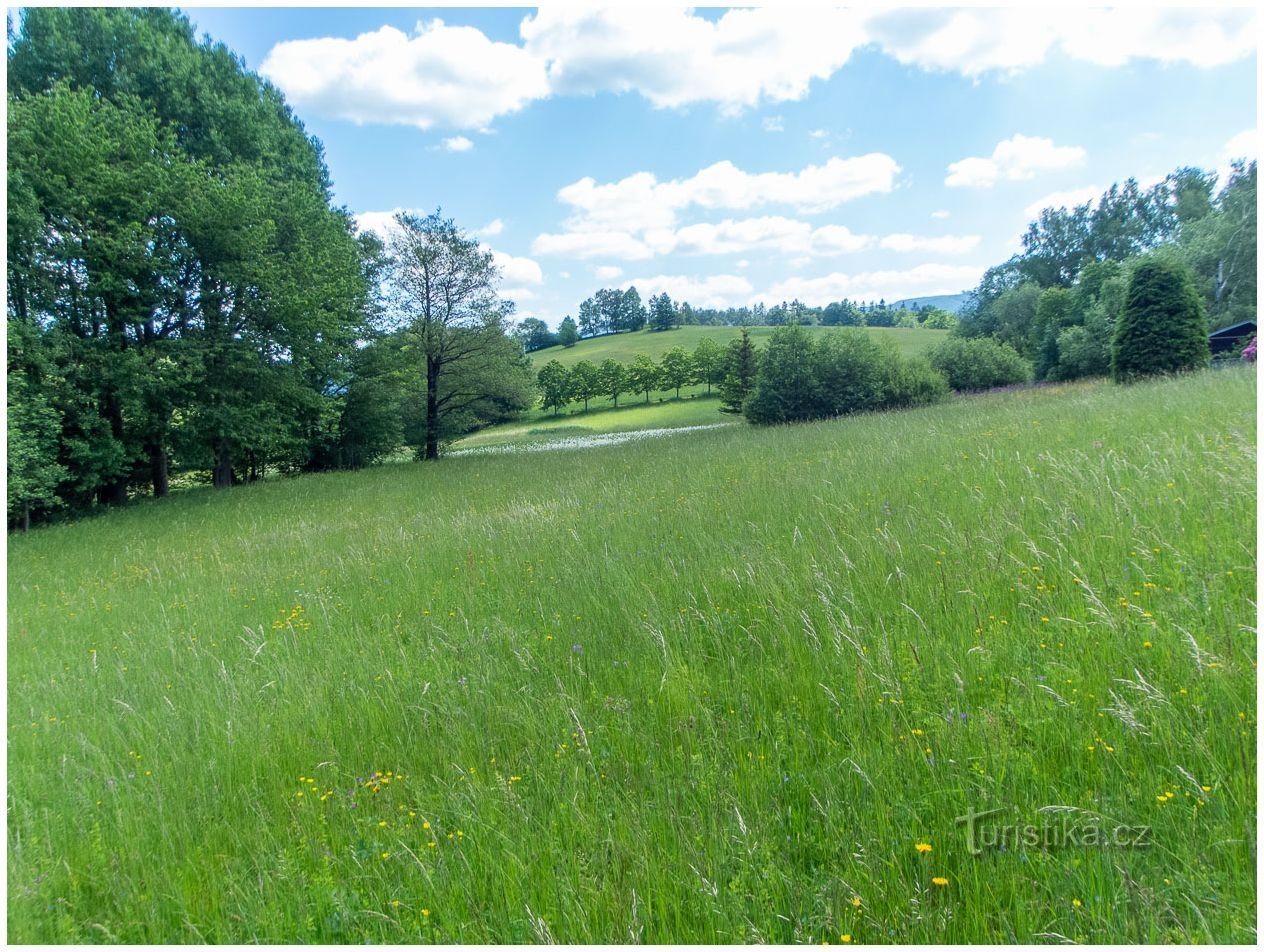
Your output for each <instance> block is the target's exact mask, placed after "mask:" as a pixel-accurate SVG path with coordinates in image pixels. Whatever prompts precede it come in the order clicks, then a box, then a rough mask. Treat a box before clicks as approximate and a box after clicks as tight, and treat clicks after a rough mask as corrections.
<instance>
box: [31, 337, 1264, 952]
mask: <svg viewBox="0 0 1264 952" xmlns="http://www.w3.org/2000/svg"><path fill="white" fill-rule="evenodd" d="M666 336H668V337H670V336H671V335H666ZM1255 401H1256V382H1255V374H1254V371H1253V370H1251V369H1233V370H1225V371H1221V372H1208V373H1203V374H1199V375H1195V376H1188V377H1183V378H1179V379H1171V380H1164V381H1158V382H1150V383H1144V384H1140V385H1136V386H1131V387H1127V388H1119V387H1112V386H1110V385H1108V384H1104V383H1100V382H1096V383H1082V384H1075V385H1065V386H1058V387H1050V388H1046V389H1038V390H1025V391H1018V392H1011V393H1005V394H992V395H984V396H976V397H969V398H957V399H953V400H951V401H949V402H947V403H945V404H941V405H938V406H935V407H931V408H927V409H923V410H915V411H907V412H899V413H886V414H870V415H866V416H861V417H855V418H850V419H842V420H838V421H834V422H827V423H817V424H806V425H796V426H785V427H775V428H755V427H750V426H734V427H726V428H722V429H715V430H709V431H704V432H694V433H684V434H678V435H674V436H668V437H662V438H658V439H644V440H641V441H639V442H635V443H629V444H627V445H621V446H609V447H605V448H600V449H586V450H579V449H577V450H561V451H551V452H537V453H527V452H523V453H519V454H506V455H494V456H493V455H489V456H479V457H473V456H472V457H468V458H455V459H449V460H447V461H445V462H442V463H438V464H400V465H392V466H382V467H378V468H376V469H372V470H368V471H363V472H343V473H334V474H329V475H323V476H312V477H300V478H296V479H290V480H277V481H269V482H266V483H263V484H259V485H255V486H249V487H244V488H237V489H231V490H226V491H220V492H215V491H211V490H209V489H208V490H194V491H190V492H188V493H184V494H181V496H180V497H179V498H171V499H167V500H162V501H159V502H150V503H141V504H138V505H135V506H132V507H129V508H128V509H126V510H116V511H110V512H107V513H105V514H104V515H101V516H100V517H98V518H93V519H89V520H84V521H81V522H78V523H73V524H65V525H58V526H51V527H45V528H38V529H36V530H34V531H32V532H31V533H29V534H27V535H23V536H14V537H11V538H10V540H9V572H8V633H9V634H8V637H9V640H8V691H9V693H8V711H9V724H8V748H9V749H8V789H7V793H8V833H9V854H8V866H7V875H8V922H7V925H8V938H9V940H10V941H12V942H15V943H32V944H45V943H66V942H75V943H86V942H116V943H169V942H182V941H183V942H193V943H330V944H332V943H347V944H361V943H367V942H372V943H375V944H382V943H469V942H490V943H528V942H530V943H535V942H544V941H548V940H556V941H558V942H563V943H607V942H612V941H632V942H643V943H652V944H671V943H679V942H684V941H688V942H696V943H746V942H770V943H811V944H816V943H820V942H822V941H828V942H831V943H838V942H839V941H840V940H843V939H845V940H847V941H852V942H854V943H878V942H882V943H893V942H894V943H950V944H965V943H974V944H989V943H1012V942H1030V943H1041V942H1044V941H1046V940H1048V939H1049V938H1050V937H1066V938H1068V939H1070V940H1073V941H1077V942H1081V943H1128V944H1131V943H1177V942H1179V943H1193V942H1198V943H1243V944H1246V943H1253V942H1254V941H1255V922H1256V883H1255V877H1254V874H1253V871H1254V869H1255V859H1256V857H1255V840H1256V837H1255V830H1256V802H1257V801H1256V796H1257V789H1256V776H1257V774H1256V756H1255V751H1256V727H1257V722H1256V706H1255V698H1256V678H1257V674H1256V667H1255V664H1256V650H1257V648H1256V639H1255V627H1254V626H1255V624H1256V604H1255V597H1256V594H1255V593H1256V550H1255V539H1256V536H1255V532H1256V525H1255V505H1254V500H1255V477H1256V417H1255ZM989 810H996V811H999V812H996V813H993V814H991V815H990V816H991V818H990V819H988V820H987V821H985V822H984V821H981V822H980V824H979V828H978V829H976V838H975V839H974V841H973V842H972V841H971V840H970V839H969V838H968V837H969V833H968V830H967V829H966V828H965V827H963V825H962V824H961V823H959V822H958V821H957V818H958V817H962V816H965V815H969V814H972V813H974V814H977V813H982V812H984V811H989ZM1015 831H1018V832H1017V833H1016V832H1015ZM1032 831H1035V834H1036V836H1037V839H1035V840H1030V839H1026V837H1027V836H1028V835H1029V834H1030V833H1031V832H1032ZM1088 831H1094V832H1092V834H1091V835H1092V837H1094V838H1093V839H1092V840H1089V836H1090V833H1089V832H1088ZM1120 831H1123V832H1122V833H1121V832H1120ZM1138 831H1141V832H1138ZM1018 836H1021V837H1024V839H1021V840H1020V839H1018V838H1016V837H1018ZM1069 836H1074V837H1075V839H1074V841H1073V842H1071V843H1070V845H1068V840H1067V838H1068V837H1069ZM1120 836H1122V837H1123V841H1122V842H1121V841H1120V840H1119V839H1118V838H1119V837H1120ZM1006 837H1007V839H1005V838H1006ZM1103 838H1107V839H1105V840H1104V839H1103ZM1104 842H1106V843H1109V844H1110V845H1109V846H1107V845H1103V843H1104ZM972 847H973V849H975V850H978V853H977V854H975V853H973V852H972Z"/></svg>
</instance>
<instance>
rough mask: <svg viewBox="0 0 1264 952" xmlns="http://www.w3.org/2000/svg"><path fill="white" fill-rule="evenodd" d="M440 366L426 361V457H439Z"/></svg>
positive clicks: (431, 361) (433, 361)
mask: <svg viewBox="0 0 1264 952" xmlns="http://www.w3.org/2000/svg"><path fill="white" fill-rule="evenodd" d="M439 366H440V365H439V362H438V361H437V360H427V361H426V459H438V458H439Z"/></svg>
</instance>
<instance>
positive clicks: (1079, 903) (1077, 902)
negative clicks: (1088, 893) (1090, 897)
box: [1071, 899, 1084, 909]
mask: <svg viewBox="0 0 1264 952" xmlns="http://www.w3.org/2000/svg"><path fill="white" fill-rule="evenodd" d="M1071 905H1073V906H1074V907H1075V908H1076V909H1079V908H1080V907H1081V906H1083V905H1084V903H1082V902H1080V901H1079V900H1078V899H1072V900H1071Z"/></svg>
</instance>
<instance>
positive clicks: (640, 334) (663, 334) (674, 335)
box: [530, 324, 948, 367]
mask: <svg viewBox="0 0 1264 952" xmlns="http://www.w3.org/2000/svg"><path fill="white" fill-rule="evenodd" d="M747 330H749V331H750V335H751V337H752V338H754V339H755V340H756V341H757V342H762V341H765V340H767V339H768V338H769V337H770V336H771V335H772V332H773V331H774V330H776V328H775V327H763V326H761V327H750V328H747ZM805 330H807V332H808V333H809V334H829V333H832V332H834V331H837V330H839V328H834V327H822V326H821V325H819V324H812V325H808V326H806V327H805ZM866 330H868V332H869V333H870V334H874V335H880V336H883V337H888V338H890V339H891V340H892V341H894V342H895V346H896V347H897V348H899V350H900V351H902V352H903V353H905V354H920V353H923V352H924V351H926V350H927V349H928V348H929V347H930V346H931V345H932V344H934V343H935V342H936V341H938V340H940V339H941V338H942V337H944V336H945V335H947V333H948V332H947V331H933V330H927V329H925V328H915V329H914V328H907V329H906V328H902V327H870V328H866ZM739 333H741V328H737V327H727V326H725V327H712V326H699V325H696V324H692V325H688V326H686V327H677V328H676V329H675V330H670V331H649V330H642V331H636V332H634V333H631V334H628V333H624V334H604V335H602V336H601V337H590V338H587V339H586V340H581V341H580V342H579V343H578V344H576V345H575V346H574V347H545V348H544V349H543V350H537V351H532V353H531V354H530V357H531V360H532V361H533V362H534V363H535V365H536V366H537V367H542V366H544V364H546V363H548V361H550V360H554V359H556V360H559V361H561V362H562V363H563V364H565V365H566V366H568V367H569V366H570V365H571V364H573V363H575V362H576V361H580V360H589V361H592V362H593V363H594V364H599V363H601V362H602V361H603V360H605V359H606V358H608V357H609V358H613V359H614V360H617V361H619V362H621V363H631V362H632V361H633V360H635V359H636V357H637V355H638V354H645V355H646V356H647V357H650V358H652V359H654V360H658V359H659V358H661V357H662V356H663V354H664V353H666V352H667V349H668V348H670V347H676V346H680V347H683V348H685V349H686V350H690V351H691V350H693V349H694V348H695V347H697V346H698V341H700V340H702V338H704V337H710V338H711V339H712V340H714V341H715V342H716V343H717V344H720V345H724V344H727V343H728V342H729V341H730V340H732V339H733V338H734V337H736V336H737V335H738V334H739Z"/></svg>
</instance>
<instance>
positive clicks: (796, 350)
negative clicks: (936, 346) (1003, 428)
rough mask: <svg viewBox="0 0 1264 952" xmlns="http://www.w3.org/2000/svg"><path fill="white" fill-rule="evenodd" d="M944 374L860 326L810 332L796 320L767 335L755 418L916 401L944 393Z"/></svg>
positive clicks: (802, 416) (806, 416)
mask: <svg viewBox="0 0 1264 952" xmlns="http://www.w3.org/2000/svg"><path fill="white" fill-rule="evenodd" d="M947 393H948V386H947V383H946V381H945V380H944V378H943V377H942V376H941V375H940V374H939V373H937V372H936V371H935V370H933V369H932V368H931V367H930V366H929V365H928V364H927V363H926V362H925V361H916V362H914V361H911V360H909V359H908V358H905V357H903V356H902V355H901V354H900V353H899V352H898V351H897V350H896V349H895V348H894V347H892V346H891V345H890V344H889V343H888V342H887V341H885V340H884V341H881V342H879V340H876V339H874V338H873V337H871V336H869V335H868V334H865V333H863V332H862V331H856V330H845V331H840V332H839V333H836V334H828V335H822V336H820V337H810V336H809V335H807V334H806V333H805V332H804V331H803V329H802V328H800V327H797V326H795V325H791V326H790V327H787V328H785V329H784V330H780V331H778V332H777V333H775V334H774V335H773V336H772V338H770V339H769V341H768V349H767V351H766V353H765V355H764V358H763V360H762V361H761V362H760V368H759V374H758V377H757V380H756V384H755V389H754V392H753V393H752V394H751V396H750V398H749V399H748V400H747V401H746V402H745V404H744V406H743V412H744V413H745V414H746V418H747V419H748V420H750V422H752V423H786V422H791V421H795V420H812V419H821V418H825V417H834V416H842V415H845V414H849V413H860V412H863V411H866V410H886V409H895V408H898V407H910V406H918V405H923V404H927V403H932V402H934V401H936V400H940V399H943V397H945V396H946V395H947Z"/></svg>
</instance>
